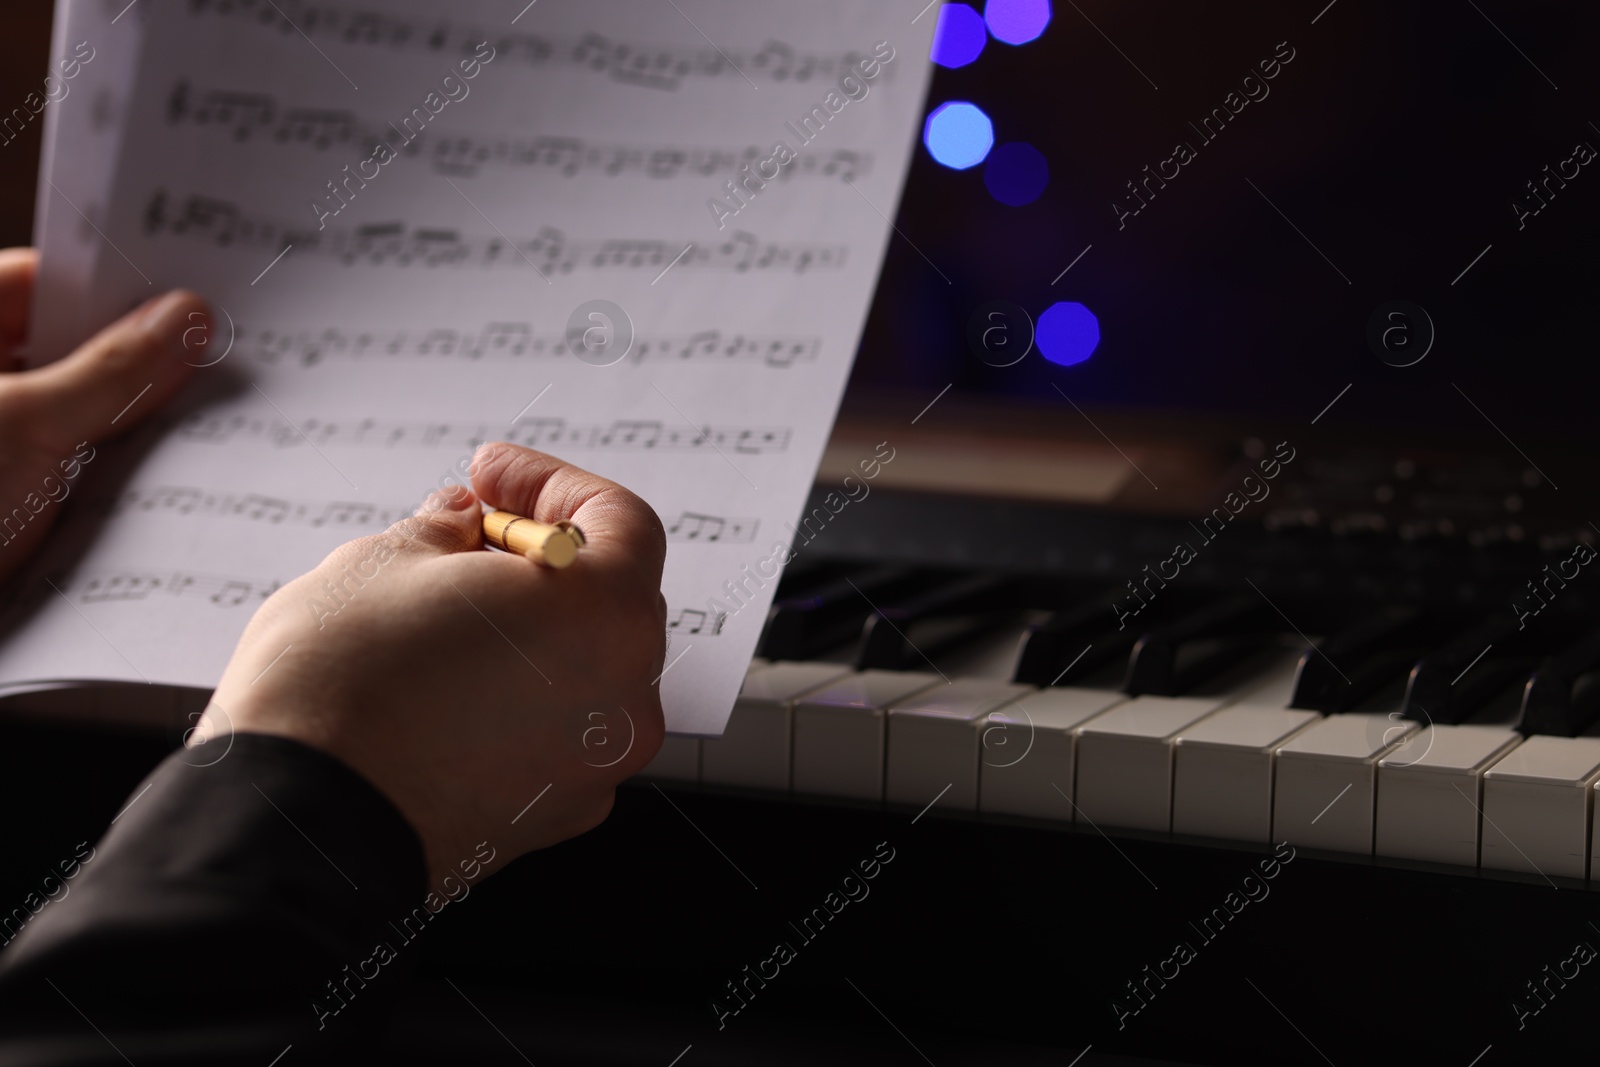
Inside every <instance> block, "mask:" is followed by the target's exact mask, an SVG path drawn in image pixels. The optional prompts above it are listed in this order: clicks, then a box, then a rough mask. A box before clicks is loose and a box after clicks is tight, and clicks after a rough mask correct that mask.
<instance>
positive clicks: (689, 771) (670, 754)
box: [639, 656, 769, 782]
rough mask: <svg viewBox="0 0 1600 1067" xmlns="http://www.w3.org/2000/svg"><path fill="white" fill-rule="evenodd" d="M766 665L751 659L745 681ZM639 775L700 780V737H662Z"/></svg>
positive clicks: (663, 778)
mask: <svg viewBox="0 0 1600 1067" xmlns="http://www.w3.org/2000/svg"><path fill="white" fill-rule="evenodd" d="M767 666H769V664H768V662H767V661H766V660H764V659H762V658H761V657H759V656H756V657H754V658H753V659H751V660H750V666H748V667H746V668H745V672H744V680H745V683H746V684H748V683H749V681H750V678H751V676H752V675H754V674H755V673H756V672H757V671H759V670H761V669H763V668H765V667H767ZM639 775H640V777H643V778H660V779H661V780H663V781H672V782H698V781H700V738H698V737H674V736H670V735H669V736H667V737H665V738H663V739H662V741H661V749H660V751H658V752H657V753H656V755H655V758H654V759H652V760H651V761H650V762H649V763H647V764H645V766H644V769H643V770H641V771H640V772H639Z"/></svg>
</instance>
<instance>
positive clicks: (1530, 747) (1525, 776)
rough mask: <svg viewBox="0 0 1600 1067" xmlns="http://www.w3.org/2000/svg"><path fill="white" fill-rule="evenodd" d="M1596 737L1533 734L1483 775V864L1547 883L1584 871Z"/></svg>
mask: <svg viewBox="0 0 1600 1067" xmlns="http://www.w3.org/2000/svg"><path fill="white" fill-rule="evenodd" d="M1596 781H1600V738H1595V737H1549V736H1546V735H1542V734H1541V735H1536V736H1534V737H1530V738H1528V739H1527V740H1526V741H1524V742H1523V743H1522V744H1520V745H1518V746H1517V747H1516V748H1514V749H1512V750H1511V751H1510V752H1509V753H1507V754H1506V755H1505V757H1504V758H1503V759H1501V760H1500V762H1498V763H1496V764H1495V765H1494V766H1492V767H1490V768H1489V769H1488V770H1487V771H1485V772H1484V775H1483V851H1482V859H1481V860H1480V862H1481V864H1482V865H1483V866H1484V867H1487V868H1492V869H1494V870H1500V871H1525V872H1528V873H1530V874H1542V875H1544V876H1545V877H1547V878H1554V877H1558V876H1565V877H1568V878H1582V877H1584V876H1585V874H1586V873H1587V871H1588V866H1589V864H1588V859H1589V857H1588V850H1589V836H1590V827H1589V822H1590V813H1591V810H1592V809H1591V804H1592V802H1593V801H1592V796H1591V794H1592V793H1593V788H1592V787H1593V786H1594V784H1595V783H1596Z"/></svg>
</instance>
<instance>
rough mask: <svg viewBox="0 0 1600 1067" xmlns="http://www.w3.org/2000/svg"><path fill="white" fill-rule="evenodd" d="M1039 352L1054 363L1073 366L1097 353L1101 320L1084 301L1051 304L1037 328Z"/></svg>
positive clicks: (1036, 341)
mask: <svg viewBox="0 0 1600 1067" xmlns="http://www.w3.org/2000/svg"><path fill="white" fill-rule="evenodd" d="M1034 343H1035V344H1036V345H1038V346H1039V354H1040V355H1042V356H1044V358H1045V359H1048V360H1049V361H1050V362H1051V363H1058V364H1060V365H1061V366H1063V367H1070V366H1072V365H1073V364H1074V363H1082V362H1083V361H1084V360H1086V359H1088V358H1089V357H1090V356H1092V355H1094V350H1095V349H1096V348H1097V347H1099V344H1100V320H1099V319H1097V318H1095V317H1094V312H1092V311H1090V310H1089V309H1088V308H1086V307H1084V306H1083V305H1082V304H1078V303H1074V302H1070V301H1062V302H1060V303H1057V304H1051V305H1050V306H1049V307H1048V308H1047V309H1045V313H1044V314H1043V315H1040V316H1039V323H1038V325H1037V326H1036V327H1035V328H1034Z"/></svg>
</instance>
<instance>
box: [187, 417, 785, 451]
mask: <svg viewBox="0 0 1600 1067" xmlns="http://www.w3.org/2000/svg"><path fill="white" fill-rule="evenodd" d="M493 429H494V428H493V427H490V426H488V425H485V424H480V425H476V426H451V425H450V424H448V423H438V422H425V423H405V422H398V423H396V422H390V423H385V422H381V421H379V420H374V419H365V420H363V421H362V422H361V423H360V424H358V425H357V426H355V427H353V428H352V427H348V426H347V425H345V424H342V423H338V422H326V421H322V420H319V419H306V420H305V421H304V422H303V423H301V424H300V425H299V426H298V427H297V426H295V425H293V424H291V423H288V422H285V421H283V420H282V419H272V418H243V417H234V418H231V419H227V420H221V419H218V418H216V417H215V416H204V415H190V416H187V417H185V418H183V419H180V420H179V421H178V422H177V425H176V426H175V428H174V430H173V432H174V433H175V434H176V436H177V437H178V438H179V439H181V440H184V441H191V442H196V443H203V444H225V443H229V442H233V441H240V440H260V441H265V442H266V443H268V444H271V445H274V446H276V447H278V448H295V447H298V446H299V445H301V444H303V443H305V442H307V441H310V442H311V443H312V444H314V445H316V446H317V447H319V448H321V447H324V446H326V447H329V448H337V447H342V446H351V445H376V444H379V443H382V444H383V445H384V446H385V447H387V448H399V447H402V446H403V447H408V448H419V447H420V448H441V447H445V446H451V447H472V448H475V447H477V445H478V444H481V443H482V442H484V441H486V440H489V438H490V436H491V433H492V431H493ZM373 431H376V433H374V432H373ZM790 434H791V431H790V430H788V429H787V428H771V429H755V428H748V427H715V426H704V427H688V426H665V425H663V424H662V423H660V422H657V421H653V420H639V419H619V420H617V421H616V422H613V423H610V424H609V425H598V424H597V425H569V424H568V423H567V420H566V419H528V420H525V421H523V422H520V423H517V424H516V425H514V426H512V427H511V429H510V430H509V431H508V432H507V433H506V434H505V440H508V441H511V442H512V443H514V444H519V445H524V446H526V447H528V448H537V449H540V450H542V451H554V452H559V451H562V450H575V449H596V450H600V451H622V452H629V451H663V452H693V451H706V452H711V451H714V449H713V448H712V447H710V446H713V445H714V446H715V448H719V449H731V450H733V451H735V452H742V453H744V454H746V455H760V454H770V453H778V452H786V451H788V448H789V438H790Z"/></svg>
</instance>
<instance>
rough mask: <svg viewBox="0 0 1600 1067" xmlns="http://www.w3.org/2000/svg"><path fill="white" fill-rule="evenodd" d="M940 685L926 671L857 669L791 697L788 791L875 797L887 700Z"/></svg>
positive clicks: (879, 791) (879, 781)
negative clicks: (791, 763)
mask: <svg viewBox="0 0 1600 1067" xmlns="http://www.w3.org/2000/svg"><path fill="white" fill-rule="evenodd" d="M943 684H944V679H943V678H940V677H939V676H938V675H937V674H931V673H927V672H920V671H878V670H874V671H861V672H859V673H857V674H848V675H845V676H844V677H843V678H840V679H839V680H838V681H836V682H833V683H831V684H829V685H826V686H824V687H823V688H821V689H817V690H814V691H812V692H811V693H809V694H808V695H806V696H805V697H804V698H803V699H801V700H799V701H797V702H796V703H795V705H794V712H793V715H794V791H795V792H797V793H811V794H814V795H818V796H831V797H852V798H855V799H858V800H871V801H881V800H882V799H883V770H884V746H885V737H886V733H887V729H886V723H887V720H888V712H887V709H888V707H889V705H891V704H893V703H894V702H895V701H897V700H904V699H905V698H906V697H909V696H911V695H912V694H913V693H918V692H921V691H922V690H924V689H928V688H930V687H932V686H935V685H943Z"/></svg>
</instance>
